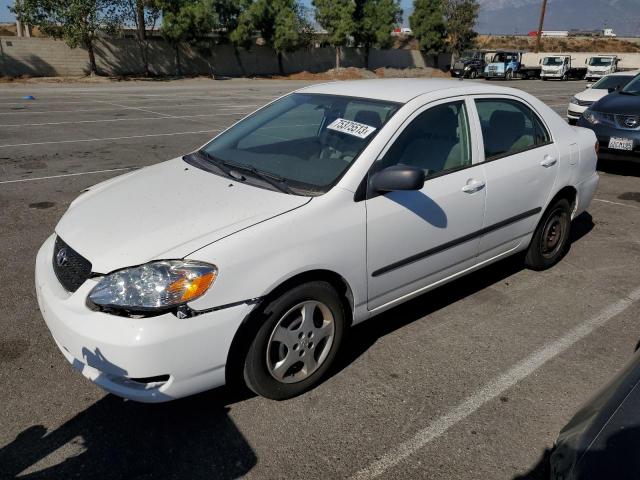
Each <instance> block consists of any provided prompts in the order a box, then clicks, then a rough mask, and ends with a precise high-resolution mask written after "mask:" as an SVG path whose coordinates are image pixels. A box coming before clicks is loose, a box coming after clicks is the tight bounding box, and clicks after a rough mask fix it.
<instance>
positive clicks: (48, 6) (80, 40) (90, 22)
mask: <svg viewBox="0 0 640 480" xmlns="http://www.w3.org/2000/svg"><path fill="white" fill-rule="evenodd" d="M116 7H117V5H116V3H114V2H113V1H111V0H22V2H20V3H16V4H15V6H14V7H12V8H11V11H12V12H13V13H14V14H15V15H16V17H17V18H19V19H20V20H21V21H23V22H24V23H27V24H29V25H32V26H36V27H38V28H39V29H40V30H41V31H42V32H43V33H44V34H46V35H49V36H51V37H53V38H59V39H62V40H64V42H65V43H66V44H67V45H69V47H71V48H77V47H82V48H86V49H87V52H88V54H89V68H90V71H91V74H92V75H93V74H97V73H98V67H97V65H96V58H95V53H94V46H95V41H96V38H97V35H98V32H104V33H106V34H113V33H115V32H116V31H117V29H118V26H119V20H120V18H119V16H118V12H117V8H116Z"/></svg>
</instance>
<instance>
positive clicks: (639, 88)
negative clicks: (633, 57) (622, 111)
mask: <svg viewBox="0 0 640 480" xmlns="http://www.w3.org/2000/svg"><path fill="white" fill-rule="evenodd" d="M622 91H623V92H625V93H632V94H633V95H640V75H636V76H635V77H634V78H633V80H631V81H630V82H629V83H628V84H627V86H626V87H624V88H623V89H622Z"/></svg>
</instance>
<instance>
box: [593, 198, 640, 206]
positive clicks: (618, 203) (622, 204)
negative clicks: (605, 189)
mask: <svg viewBox="0 0 640 480" xmlns="http://www.w3.org/2000/svg"><path fill="white" fill-rule="evenodd" d="M594 200H595V201H596V202H602V203H610V204H612V205H620V206H622V207H629V208H640V207H638V206H636V205H629V204H628V203H622V202H612V201H611V200H603V199H602V198H594Z"/></svg>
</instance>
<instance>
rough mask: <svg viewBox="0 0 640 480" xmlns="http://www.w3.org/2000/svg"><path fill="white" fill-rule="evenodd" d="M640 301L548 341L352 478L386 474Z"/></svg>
mask: <svg viewBox="0 0 640 480" xmlns="http://www.w3.org/2000/svg"><path fill="white" fill-rule="evenodd" d="M638 300H640V287H638V288H636V289H635V290H633V291H632V292H631V293H629V294H628V295H627V296H626V297H624V298H622V299H621V300H618V301H617V302H614V303H612V304H611V305H609V306H608V307H606V308H605V309H604V310H602V311H601V312H600V313H599V314H597V315H596V316H595V317H592V318H591V319H589V320H587V321H586V322H584V323H582V324H580V325H578V326H577V327H575V328H573V329H572V330H570V331H569V332H567V333H566V334H565V335H563V336H562V337H560V338H558V339H557V340H555V341H553V342H551V343H548V344H547V345H545V346H544V347H542V348H541V349H539V350H537V351H536V352H534V353H533V354H532V355H530V356H528V357H527V358H525V359H524V360H522V361H520V362H519V363H517V364H516V365H514V366H513V367H511V368H510V369H509V370H508V371H506V372H505V373H503V374H502V375H500V376H499V377H497V378H495V379H494V380H493V381H491V382H489V383H488V384H486V385H485V386H484V387H482V388H481V389H480V390H478V391H477V392H476V393H474V394H473V395H471V396H470V397H468V398H467V399H466V400H465V401H463V402H462V403H460V404H459V405H457V406H456V407H454V408H453V409H451V410H449V411H448V412H447V413H445V414H444V415H442V416H441V417H439V418H437V419H436V420H435V421H434V422H432V423H431V424H430V425H429V426H427V427H426V428H424V429H422V430H420V431H418V433H416V434H415V435H414V436H413V437H412V438H411V439H409V440H407V441H406V442H403V443H401V444H400V445H398V446H397V447H395V448H392V449H390V451H389V452H388V453H386V454H384V455H383V456H382V457H381V458H380V459H379V460H376V461H375V462H373V463H371V464H370V465H369V466H367V467H365V468H363V469H362V470H360V471H359V472H357V473H356V474H355V475H353V476H352V477H351V479H352V480H355V479H365V478H366V479H370V478H374V477H377V476H379V475H382V474H383V473H384V472H385V471H386V470H388V469H389V468H391V467H393V466H395V465H397V464H398V463H400V462H401V461H402V460H404V459H405V458H407V457H409V456H410V455H412V454H413V453H415V452H416V451H418V450H420V449H421V448H422V447H424V446H425V445H426V444H428V443H429V442H431V441H433V440H435V439H437V438H438V437H440V436H441V435H443V434H444V433H445V432H446V431H447V430H449V429H450V428H451V427H453V426H454V425H455V424H457V423H458V422H460V421H462V420H464V419H466V418H467V417H468V416H470V415H471V414H473V413H474V412H475V411H476V410H478V409H479V408H480V407H482V406H483V405H485V404H486V403H487V402H489V401H491V400H493V399H494V398H496V397H497V396H499V395H501V394H502V393H503V392H504V391H506V390H508V389H509V388H511V387H513V386H514V385H516V384H517V383H518V382H520V381H521V380H523V379H525V378H527V377H528V376H529V375H531V374H532V373H533V372H535V371H536V370H538V369H539V368H540V367H542V366H543V365H544V364H545V363H547V362H548V361H549V360H551V359H553V358H554V357H556V356H558V355H560V354H561V353H562V352H564V351H565V350H567V349H568V348H570V347H572V346H573V345H575V344H576V343H577V342H579V341H580V340H582V339H583V338H585V337H586V336H587V335H589V334H590V333H592V332H593V331H594V330H596V329H597V328H599V327H601V326H603V325H604V324H605V323H607V322H608V321H609V320H611V319H612V318H613V317H615V316H616V315H618V314H620V313H622V312H623V311H624V310H626V309H627V308H628V307H629V306H631V305H632V304H633V303H634V302H636V301H638Z"/></svg>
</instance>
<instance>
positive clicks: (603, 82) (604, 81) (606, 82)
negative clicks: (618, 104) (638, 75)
mask: <svg viewBox="0 0 640 480" xmlns="http://www.w3.org/2000/svg"><path fill="white" fill-rule="evenodd" d="M632 78H633V75H607V76H606V77H603V78H601V79H600V80H598V81H597V82H596V83H594V84H593V87H591V88H596V89H602V90H609V89H610V88H622V87H624V86H625V85H626V84H627V83H629V81H630V80H631V79H632Z"/></svg>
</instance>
